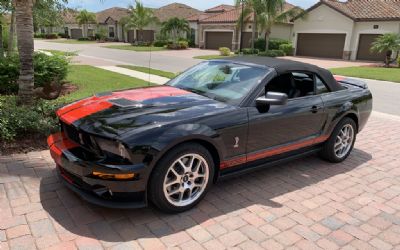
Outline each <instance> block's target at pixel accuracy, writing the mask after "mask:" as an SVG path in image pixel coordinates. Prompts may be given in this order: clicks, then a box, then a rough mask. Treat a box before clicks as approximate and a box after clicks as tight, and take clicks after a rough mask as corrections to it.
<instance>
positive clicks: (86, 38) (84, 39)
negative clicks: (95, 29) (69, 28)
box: [78, 37, 90, 41]
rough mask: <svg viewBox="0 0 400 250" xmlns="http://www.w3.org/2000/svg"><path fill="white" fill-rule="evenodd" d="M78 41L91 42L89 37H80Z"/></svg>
mask: <svg viewBox="0 0 400 250" xmlns="http://www.w3.org/2000/svg"><path fill="white" fill-rule="evenodd" d="M78 41H90V38H89V37H80V38H78Z"/></svg>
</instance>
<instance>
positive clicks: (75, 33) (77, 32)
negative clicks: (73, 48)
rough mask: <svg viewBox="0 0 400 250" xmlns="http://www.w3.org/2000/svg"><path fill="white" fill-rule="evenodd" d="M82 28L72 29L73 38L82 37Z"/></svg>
mask: <svg viewBox="0 0 400 250" xmlns="http://www.w3.org/2000/svg"><path fill="white" fill-rule="evenodd" d="M82 37H83V35H82V29H71V38H72V39H79V38H82Z"/></svg>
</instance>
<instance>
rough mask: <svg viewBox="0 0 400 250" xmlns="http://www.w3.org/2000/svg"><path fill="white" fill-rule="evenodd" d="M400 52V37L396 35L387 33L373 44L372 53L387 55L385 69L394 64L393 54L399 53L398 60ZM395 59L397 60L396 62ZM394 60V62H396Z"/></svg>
mask: <svg viewBox="0 0 400 250" xmlns="http://www.w3.org/2000/svg"><path fill="white" fill-rule="evenodd" d="M399 50H400V35H399V34H396V33H386V34H383V35H381V36H379V37H378V38H376V40H375V41H374V42H373V43H372V47H371V51H373V52H378V53H386V58H385V67H389V66H390V64H391V63H392V60H391V59H392V55H393V52H397V55H396V59H397V57H398V55H399ZM396 59H395V60H396ZM395 60H394V61H395Z"/></svg>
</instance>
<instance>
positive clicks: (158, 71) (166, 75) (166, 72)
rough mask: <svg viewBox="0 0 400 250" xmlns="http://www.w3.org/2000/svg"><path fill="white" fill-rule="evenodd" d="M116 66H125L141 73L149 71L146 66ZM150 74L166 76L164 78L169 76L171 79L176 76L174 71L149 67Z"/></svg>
mask: <svg viewBox="0 0 400 250" xmlns="http://www.w3.org/2000/svg"><path fill="white" fill-rule="evenodd" d="M117 66H118V67H121V68H125V69H131V70H136V71H140V72H143V73H149V68H146V67H140V66H132V65H117ZM150 74H152V75H157V76H162V77H166V78H169V79H172V78H174V77H175V76H176V74H175V73H172V72H168V71H163V70H159V69H150Z"/></svg>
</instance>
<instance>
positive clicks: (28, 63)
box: [15, 0, 34, 104]
mask: <svg viewBox="0 0 400 250" xmlns="http://www.w3.org/2000/svg"><path fill="white" fill-rule="evenodd" d="M33 1H34V0H15V17H16V24H17V44H18V52H19V57H20V63H21V66H20V74H19V79H18V86H19V90H18V97H19V98H18V99H19V102H20V103H21V104H31V103H32V102H33V88H34V77H33V73H34V71H33V50H34V44H33Z"/></svg>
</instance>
